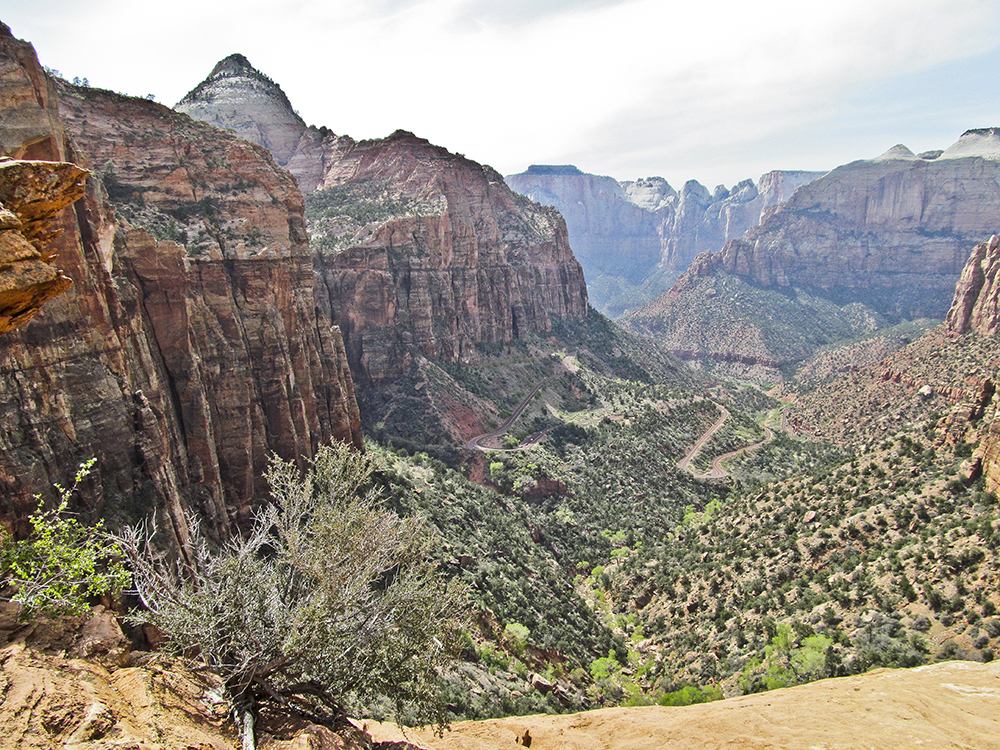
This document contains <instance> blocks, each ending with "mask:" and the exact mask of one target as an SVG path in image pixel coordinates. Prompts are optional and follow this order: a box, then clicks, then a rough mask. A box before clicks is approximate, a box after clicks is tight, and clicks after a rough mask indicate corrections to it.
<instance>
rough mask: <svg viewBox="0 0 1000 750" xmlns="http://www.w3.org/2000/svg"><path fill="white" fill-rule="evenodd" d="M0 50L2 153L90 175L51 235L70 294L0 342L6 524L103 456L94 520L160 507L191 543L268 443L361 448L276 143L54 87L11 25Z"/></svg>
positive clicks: (240, 489)
mask: <svg viewBox="0 0 1000 750" xmlns="http://www.w3.org/2000/svg"><path fill="white" fill-rule="evenodd" d="M0 60H2V63H0V64H2V65H3V66H4V70H5V71H7V72H6V74H5V75H4V85H3V88H2V93H3V99H2V100H0V112H2V113H3V115H2V122H3V123H4V127H3V128H0V131H2V132H3V138H4V139H5V140H4V144H5V153H6V154H8V155H11V156H25V155H32V156H39V155H44V156H46V157H50V158H54V159H57V160H60V161H64V162H70V163H74V164H79V165H81V166H82V167H85V168H88V169H90V170H91V171H92V173H93V176H92V177H91V178H90V179H88V180H87V183H86V191H85V195H84V197H83V198H82V199H81V200H79V201H78V202H77V203H76V205H75V206H74V207H73V208H65V209H63V210H61V211H59V212H58V213H56V214H55V216H54V217H53V218H52V219H51V221H50V223H49V225H47V229H46V231H61V234H59V236H56V237H55V238H54V239H53V240H52V242H51V244H50V245H48V247H47V249H46V252H47V253H48V254H50V255H52V256H55V258H56V259H57V260H56V263H57V264H58V266H59V268H61V269H62V271H63V273H64V274H65V276H66V277H68V278H69V279H71V280H72V282H73V285H72V287H71V288H70V289H69V290H68V291H67V292H66V293H65V294H63V295H61V296H59V297H57V298H55V299H53V300H51V301H50V302H49V303H47V305H46V306H45V308H44V310H43V312H42V313H41V314H39V315H37V316H35V317H34V318H33V319H32V320H31V321H30V322H29V323H28V324H27V325H24V326H22V327H20V328H18V329H17V330H15V331H12V332H9V333H7V334H6V335H5V336H4V337H3V339H2V340H0V379H2V386H0V394H2V396H0V415H2V419H3V423H4V425H5V426H6V427H5V430H4V431H3V437H2V439H0V486H2V488H3V490H2V495H3V501H2V507H0V516H2V519H3V523H4V524H5V525H6V526H8V527H15V528H19V529H20V528H21V527H23V526H24V524H25V523H26V517H27V514H28V511H29V510H30V509H32V508H33V507H34V505H35V501H34V499H33V495H34V494H35V493H41V494H42V495H43V497H49V496H50V495H51V494H52V485H53V483H55V482H65V481H66V479H67V477H72V476H73V475H74V474H75V472H76V468H77V465H78V464H79V463H81V462H82V461H83V460H85V459H88V458H90V457H96V458H97V460H98V469H97V472H96V473H95V475H94V477H93V478H92V479H90V480H88V483H87V497H88V501H89V506H88V507H87V508H86V510H87V511H88V512H89V513H90V514H93V515H94V516H103V517H106V518H108V519H109V521H111V522H113V523H120V522H123V521H132V520H138V519H139V518H141V517H143V516H145V515H146V514H147V513H148V512H150V511H151V510H153V509H157V510H159V511H160V512H161V513H162V516H161V521H162V525H163V528H165V529H166V530H167V532H168V534H170V535H172V536H173V537H174V541H175V544H176V543H183V541H184V539H185V537H186V531H185V529H186V524H187V521H186V518H185V513H192V514H194V516H197V517H200V518H202V519H204V520H205V521H206V522H207V523H208V525H209V527H210V529H211V533H212V534H217V535H219V536H225V535H227V534H228V533H231V531H232V530H233V528H234V524H236V523H238V522H240V521H241V520H243V519H245V518H246V517H247V514H248V512H249V509H250V506H251V505H252V503H253V502H254V498H255V497H256V496H257V495H258V492H259V490H260V484H261V482H262V479H261V472H262V470H263V467H264V464H265V462H266V458H267V455H268V454H269V453H270V452H271V451H276V452H278V453H280V454H282V455H285V456H287V457H289V458H291V457H299V456H303V455H306V456H308V455H311V452H312V451H313V450H314V449H315V447H316V446H317V445H318V444H320V443H321V442H324V441H328V440H330V439H335V438H336V439H341V440H349V441H352V442H355V443H357V444H358V445H360V443H361V433H360V420H359V413H358V410H357V405H356V403H355V400H354V395H353V383H352V379H351V374H350V371H349V369H348V366H347V361H346V355H345V350H344V348H343V342H342V340H341V338H340V335H339V332H338V331H337V329H336V328H333V327H331V324H330V322H329V321H328V320H327V321H326V322H323V319H322V318H321V317H320V316H319V314H317V312H316V307H315V303H314V301H313V295H312V288H313V274H312V258H311V256H310V254H309V248H308V244H307V240H306V234H305V220H304V216H303V210H304V206H303V201H302V197H301V194H300V193H299V191H298V189H297V188H296V186H295V184H294V181H293V180H292V178H291V177H289V176H288V174H287V173H285V172H284V171H282V170H280V169H279V168H277V167H276V166H275V165H274V163H273V161H272V160H271V157H270V155H269V154H268V153H267V152H266V151H265V150H264V149H261V148H258V147H256V146H253V145H251V144H249V143H247V142H245V141H242V140H239V139H237V138H235V137H233V136H230V135H228V134H226V133H224V132H223V131H218V130H215V129H212V128H210V127H208V126H206V125H202V124H199V123H195V122H194V121H192V120H190V119H189V118H187V117H185V116H183V115H178V114H177V113H175V112H173V111H171V110H170V109H167V108H166V107H162V106H159V105H156V104H154V103H152V102H149V101H146V100H142V99H132V98H129V97H123V96H119V95H117V94H113V93H111V92H105V91H98V90H92V89H77V88H74V87H70V86H68V85H65V86H64V87H63V89H62V91H61V92H57V90H56V85H55V83H54V82H53V80H52V79H50V78H48V77H47V76H46V75H45V74H44V73H43V71H42V70H41V67H40V66H39V64H38V62H37V60H36V59H35V58H34V54H33V51H32V50H31V47H30V45H28V44H26V43H24V42H20V41H18V40H16V39H14V38H13V37H12V36H11V34H10V32H9V30H8V29H7V28H6V27H3V28H2V29H0ZM8 123H14V124H16V126H17V127H16V128H13V129H8V128H7V124H8ZM42 152H44V153H42ZM74 174H76V175H79V174H82V172H76V173H74ZM109 197H111V198H112V199H113V200H114V202H115V204H116V206H117V209H114V208H112V206H111V205H110V204H109V202H108V198H109Z"/></svg>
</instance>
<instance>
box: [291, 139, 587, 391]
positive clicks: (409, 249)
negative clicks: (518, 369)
mask: <svg viewBox="0 0 1000 750" xmlns="http://www.w3.org/2000/svg"><path fill="white" fill-rule="evenodd" d="M324 154H325V157H324V158H325V163H326V170H325V173H324V176H323V180H322V182H321V183H320V186H319V189H318V191H317V192H316V193H315V194H313V195H312V196H309V198H308V199H307V200H308V202H309V205H310V209H311V210H310V217H311V218H310V226H311V231H312V232H313V238H314V245H315V247H316V252H317V255H316V257H317V269H318V273H319V274H320V276H321V278H322V280H323V285H324V287H325V290H326V292H327V297H326V301H325V302H324V303H323V304H324V305H327V306H328V309H329V310H330V312H331V315H333V317H334V319H335V320H337V321H338V322H339V323H340V325H341V328H342V329H343V331H344V337H345V339H346V342H347V347H348V356H349V357H350V358H351V362H352V364H354V363H355V362H356V363H357V364H358V365H359V369H360V372H362V373H363V374H364V375H365V376H366V377H367V378H370V379H372V380H379V379H382V378H386V377H392V376H394V375H397V374H399V373H400V372H401V371H402V369H403V368H404V367H406V365H407V363H408V356H409V354H408V352H409V351H410V350H411V349H415V350H416V351H418V352H420V353H421V354H423V355H425V356H428V357H436V358H441V359H444V360H446V361H454V360H458V359H462V358H465V357H469V356H471V355H472V354H473V352H474V348H475V345H476V344H479V343H503V342H509V341H512V340H514V339H516V338H518V336H519V335H520V334H521V333H523V332H525V331H529V330H530V331H536V332H544V331H548V330H549V329H550V328H551V321H552V317H553V316H558V317H560V318H564V319H577V318H581V317H583V316H585V315H586V314H587V291H586V285H585V282H584V279H583V270H582V269H581V267H580V264H579V263H578V262H577V261H576V259H575V258H574V257H573V252H572V250H570V247H569V241H568V238H567V234H566V224H565V222H564V221H563V219H562V217H561V216H560V215H559V214H558V212H556V211H555V210H554V209H551V208H544V207H542V206H539V205H537V204H535V203H532V202H531V201H529V200H527V199H526V198H523V197H522V196H519V195H517V194H516V193H514V192H512V191H511V190H510V189H509V188H508V187H507V186H506V184H504V181H503V178H502V177H501V176H500V175H499V174H498V173H497V172H495V171H494V170H492V169H490V168H489V167H485V166H482V165H479V164H477V163H475V162H473V161H470V160H468V159H466V158H464V157H462V156H458V155H455V154H452V153H449V152H448V151H447V150H445V149H443V148H440V147H438V146H433V145H431V144H430V143H428V142H427V141H425V140H423V139H421V138H417V137H415V136H414V135H412V134H411V133H406V132H403V131H398V132H396V133H394V134H393V135H392V136H390V137H388V138H383V139H379V140H374V141H361V142H356V141H354V140H352V139H351V138H347V137H343V136H342V137H337V136H332V135H331V136H328V137H327V139H326V140H325V141H324ZM326 196H330V197H333V198H335V201H332V202H330V203H329V204H327V203H325V202H324V197H326Z"/></svg>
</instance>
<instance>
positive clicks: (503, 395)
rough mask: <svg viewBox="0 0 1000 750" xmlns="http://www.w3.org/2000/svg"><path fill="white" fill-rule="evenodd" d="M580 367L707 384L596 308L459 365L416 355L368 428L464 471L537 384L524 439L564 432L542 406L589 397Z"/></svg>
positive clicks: (480, 349) (384, 392) (370, 411)
mask: <svg viewBox="0 0 1000 750" xmlns="http://www.w3.org/2000/svg"><path fill="white" fill-rule="evenodd" d="M580 367H584V368H586V369H587V370H589V371H593V372H595V373H599V374H601V375H605V376H609V377H618V378H625V379H629V380H633V381H635V382H638V383H646V384H652V383H664V384H671V385H674V386H676V387H684V388H696V387H697V386H698V383H699V378H698V375H697V374H696V373H694V372H691V371H690V370H689V369H688V368H686V367H685V366H684V364H683V363H681V362H680V361H678V360H677V359H675V358H673V357H671V356H670V355H668V354H664V353H663V352H662V351H660V349H659V348H658V347H657V346H656V345H655V344H654V343H653V342H652V341H650V340H648V339H645V338H643V337H641V336H635V335H633V334H629V333H627V332H625V331H623V330H622V329H620V328H619V327H618V326H616V325H615V324H613V323H612V322H611V321H609V320H608V319H607V318H605V317H604V316H603V315H601V314H600V313H598V312H596V311H595V310H593V309H591V310H590V311H589V314H588V315H587V317H586V318H583V319H580V320H576V321H565V320H561V319H559V318H555V319H553V321H552V330H551V331H550V332H548V333H547V334H545V335H539V334H533V333H531V332H530V331H529V332H524V333H522V335H521V336H520V337H519V338H518V339H517V340H516V341H512V342H510V343H509V344H480V345H479V346H477V347H476V348H475V349H474V350H472V351H470V352H468V353H467V355H466V356H465V357H464V358H463V359H462V360H461V361H457V362H449V361H446V360H444V361H443V360H442V359H440V358H428V357H424V356H420V355H417V356H414V357H413V358H412V359H411V360H410V363H409V365H408V367H407V369H406V370H405V372H403V373H402V375H401V376H400V377H398V378H396V379H394V380H391V381H386V382H383V383H381V384H380V385H379V387H378V388H372V389H366V390H365V391H364V392H363V393H362V404H363V406H364V410H363V416H364V419H365V429H366V430H367V431H368V433H369V434H370V435H371V436H372V437H374V438H375V439H376V440H378V441H380V442H382V443H384V444H387V445H392V446H395V447H397V448H404V449H406V450H410V451H426V452H427V453H429V454H430V455H432V456H434V457H436V458H439V459H441V460H443V461H445V462H446V463H449V464H451V465H457V464H459V463H462V462H464V461H465V460H467V459H468V457H469V456H470V453H469V452H467V451H466V450H465V445H466V443H467V442H468V441H469V440H470V439H471V438H473V437H475V436H477V435H481V434H484V433H487V432H489V431H490V430H492V429H495V428H496V427H498V426H499V425H500V424H501V423H502V422H504V421H505V420H506V419H507V417H508V416H510V415H511V413H512V412H513V411H514V410H515V409H516V408H517V406H518V405H519V404H520V403H521V402H522V400H523V399H524V398H525V397H527V396H528V395H529V394H530V393H531V392H532V390H533V389H534V388H535V387H536V386H541V387H542V388H541V391H542V392H541V395H540V396H539V398H538V399H537V400H536V401H534V402H532V404H531V405H529V408H528V409H526V411H525V414H524V415H523V416H522V418H521V420H519V422H518V423H517V424H516V425H514V427H515V428H516V429H518V430H522V433H523V434H525V435H526V434H528V433H529V432H531V431H533V429H542V428H545V427H554V426H557V425H558V424H559V423H560V422H559V419H558V418H556V417H554V416H553V413H551V412H550V410H547V408H543V406H542V404H548V403H551V404H553V407H554V408H555V407H556V406H558V405H559V404H562V403H563V402H564V401H565V402H566V405H564V406H562V407H560V408H563V409H566V408H569V406H572V404H574V403H575V402H577V401H579V400H580V399H584V400H587V399H589V398H590V394H584V393H583V392H582V391H581V390H580V386H579V383H578V382H577V379H576V376H575V374H574V373H575V371H576V370H578V369H579V368H580ZM536 420H537V422H536ZM533 425H537V426H535V427H532V426H533ZM529 427H532V429H529Z"/></svg>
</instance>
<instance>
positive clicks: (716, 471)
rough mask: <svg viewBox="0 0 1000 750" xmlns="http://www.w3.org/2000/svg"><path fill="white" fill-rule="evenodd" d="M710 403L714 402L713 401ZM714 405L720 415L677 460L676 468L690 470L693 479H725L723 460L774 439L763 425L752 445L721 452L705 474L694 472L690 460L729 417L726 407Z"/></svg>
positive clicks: (782, 420)
mask: <svg viewBox="0 0 1000 750" xmlns="http://www.w3.org/2000/svg"><path fill="white" fill-rule="evenodd" d="M712 403H715V402H714V401H713V402H712ZM715 405H716V406H718V407H719V410H720V411H721V412H722V416H721V417H719V419H718V420H717V421H716V423H715V424H713V425H712V426H711V427H709V428H708V429H707V430H706V431H705V433H704V434H703V435H702V436H701V437H700V438H698V442H696V443H695V444H694V447H693V448H691V450H690V451H688V454H687V455H686V456H684V458H682V459H681V460H680V461H678V462H677V468H678V469H681V470H683V471H689V472H691V475H692V476H693V477H694V478H695V479H725V478H726V477H728V476H729V472H728V471H726V470H725V469H723V468H722V464H723V462H724V461H728V460H729V459H731V458H735V457H736V456H739V455H741V454H743V453H749V452H750V451H755V450H757V449H758V448H760V447H761V446H762V445H764V444H765V443H769V442H771V441H772V440H774V432H773V431H772V430H771V428H770V427H766V426H765V427H764V439H763V440H761V441H760V442H757V443H754V444H753V445H746V446H743V447H742V448H740V449H739V450H735V451H729V453H723V454H722V455H721V456H716V457H715V458H713V459H712V468H711V469H709V470H708V471H707V472H706V473H705V474H695V473H694V471H692V470H691V468H690V463H691V461H692V460H693V459H694V457H695V456H696V455H698V451H700V450H701V449H702V447H704V445H705V443H707V442H708V441H709V440H710V439H711V437H712V435H714V434H715V433H716V432H718V431H719V430H720V429H721V428H722V425H723V424H725V422H726V420H727V419H729V412H728V411H727V410H726V407H724V406H722V404H715ZM781 429H782V430H784V429H785V413H784V411H782V413H781Z"/></svg>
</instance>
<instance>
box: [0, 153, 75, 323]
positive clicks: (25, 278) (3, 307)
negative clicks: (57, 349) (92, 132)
mask: <svg viewBox="0 0 1000 750" xmlns="http://www.w3.org/2000/svg"><path fill="white" fill-rule="evenodd" d="M87 174H88V173H87V171H86V170H84V169H80V168H79V167H77V166H76V165H75V164H67V163H65V162H40V161H15V160H12V159H10V157H7V159H6V160H0V334H3V333H7V331H10V330H13V329H14V328H17V327H19V326H22V325H24V324H25V323H27V322H28V321H29V320H31V319H32V318H33V317H34V316H35V315H37V314H38V312H39V311H40V310H41V307H42V305H43V304H44V303H45V302H48V301H49V300H50V299H52V298H53V297H55V296H57V295H59V294H62V293H63V292H65V291H66V290H67V289H69V288H70V286H71V285H72V283H73V282H72V281H70V279H69V278H68V277H67V276H65V275H63V274H62V273H61V272H60V271H59V269H58V268H56V267H55V265H54V264H53V263H52V261H53V260H54V256H53V255H51V254H49V253H47V252H46V248H47V246H48V244H49V242H50V241H51V240H52V239H53V238H54V235H55V233H56V232H55V231H52V230H50V229H49V228H48V224H49V222H50V220H51V219H52V218H54V217H55V215H56V214H57V213H59V211H61V210H62V209H64V208H66V206H68V205H70V204H71V203H74V202H75V201H77V200H79V199H80V198H82V197H83V193H84V180H85V179H86V177H87ZM56 231H57V230H56Z"/></svg>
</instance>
